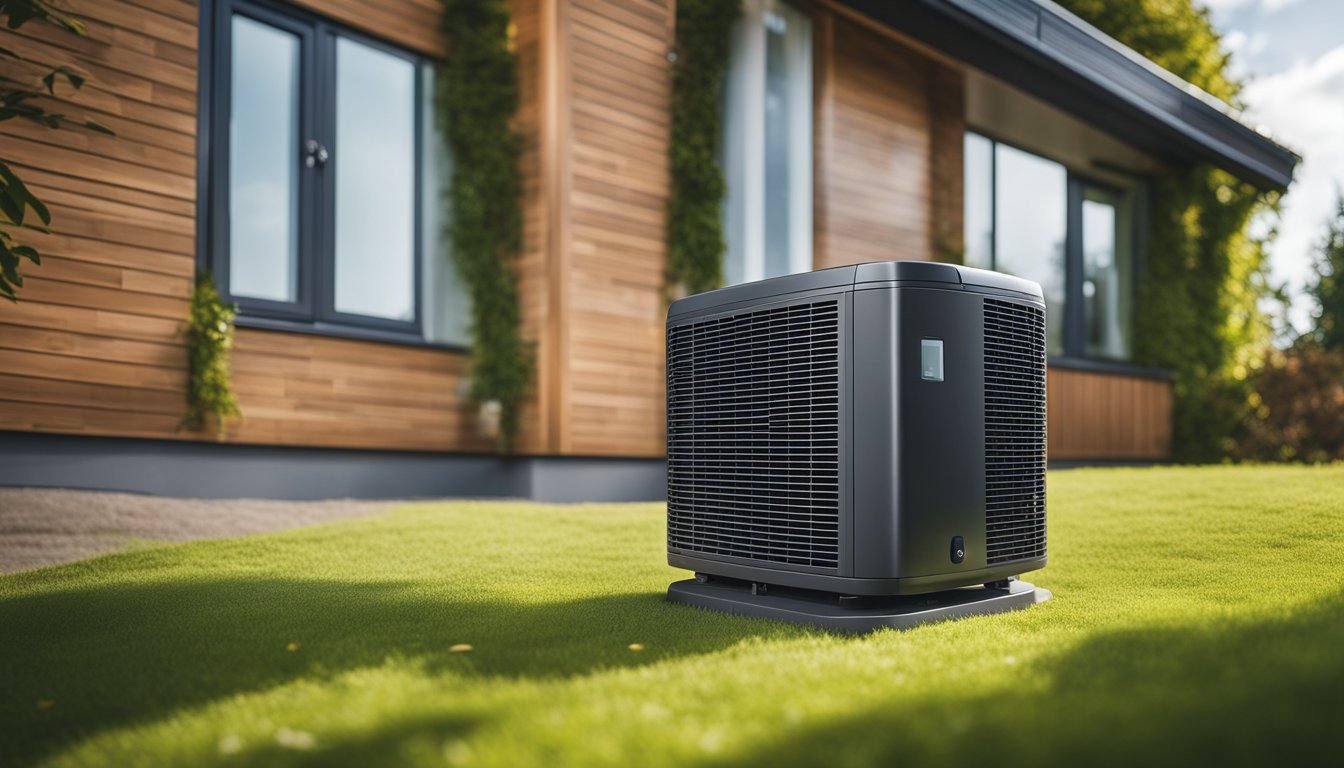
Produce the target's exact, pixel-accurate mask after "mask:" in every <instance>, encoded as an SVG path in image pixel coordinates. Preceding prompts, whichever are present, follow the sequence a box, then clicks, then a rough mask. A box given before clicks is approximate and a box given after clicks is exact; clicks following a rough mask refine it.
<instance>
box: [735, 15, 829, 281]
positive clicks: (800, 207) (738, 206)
mask: <svg viewBox="0 0 1344 768" xmlns="http://www.w3.org/2000/svg"><path fill="white" fill-rule="evenodd" d="M724 95H725V100H726V104H725V110H724V142H723V151H724V172H725V176H726V177H727V180H728V194H727V199H726V200H725V202H724V236H725V239H726V240H727V244H728V253H727V258H726V259H725V264H724V271H725V278H726V280H727V282H728V283H729V284H733V283H741V282H746V281H750V280H760V279H762V278H766V277H776V276H778V275H786V274H790V273H793V272H804V271H807V270H808V269H811V268H812V28H811V21H810V20H809V19H808V17H807V16H806V15H805V14H804V13H803V12H801V11H799V10H798V9H797V8H795V7H793V6H792V5H788V4H786V3H784V2H782V1H781V0H746V2H745V3H744V4H743V13H742V18H741V20H740V21H739V22H738V26H737V29H736V30H735V32H734V38H733V53H732V61H731V63H730V65H729V73H728V82H727V87H726V88H725V89H724Z"/></svg>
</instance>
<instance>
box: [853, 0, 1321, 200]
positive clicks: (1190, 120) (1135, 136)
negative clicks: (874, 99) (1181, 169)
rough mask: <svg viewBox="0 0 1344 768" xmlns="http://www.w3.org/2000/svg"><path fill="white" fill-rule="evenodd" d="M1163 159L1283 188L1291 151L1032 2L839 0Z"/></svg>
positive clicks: (1292, 162) (1289, 176) (1072, 20)
mask: <svg viewBox="0 0 1344 768" xmlns="http://www.w3.org/2000/svg"><path fill="white" fill-rule="evenodd" d="M840 2H842V3H843V4H844V5H847V6H849V7H851V8H853V9H854V10H856V11H859V12H860V13H862V14H864V15H866V16H868V17H870V18H872V19H874V20H876V21H878V22H881V23H883V24H885V25H887V26H889V27H891V28H892V29H894V30H897V31H899V32H902V33H904V34H906V35H909V36H911V37H913V38H915V39H918V40H920V41H921V42H923V43H924V44H926V45H929V46H930V47H932V48H934V49H936V50H939V51H941V52H942V53H944V54H947V55H948V56H951V57H953V58H955V59H958V60H960V61H964V62H966V63H967V64H969V65H971V66H973V67H975V68H977V69H980V70H983V71H985V72H987V73H988V74H990V75H993V76H994V77H996V78H998V79H1000V80H1003V81H1004V82H1007V83H1008V84H1010V85H1012V86H1014V87H1017V88H1019V89H1021V90H1023V91H1025V92H1027V93H1030V94H1032V95H1033V96H1036V97H1037V98H1040V99H1042V100H1043V101H1046V102H1047V103H1050V104H1053V105H1054V106H1056V107H1059V108H1060V109H1063V110H1065V111H1067V112H1069V113H1070V114H1074V115H1076V116H1077V117H1079V118H1080V119H1082V120H1084V121H1086V122H1088V123H1091V124H1092V125H1094V126H1096V127H1098V128H1100V129H1102V130H1105V131H1107V132H1110V133H1112V134H1113V135H1116V136H1117V137H1118V138H1120V139H1122V140H1124V141H1126V142H1128V143H1130V144H1133V145H1134V146H1135V147H1137V148H1138V149H1141V150H1143V151H1145V152H1148V153H1150V154H1153V155H1154V156H1156V157H1159V158H1161V159H1163V160H1165V161H1167V162H1172V163H1178V164H1179V163H1184V164H1189V163H1190V162H1191V161H1192V160H1194V161H1198V160H1203V161H1207V162H1209V163H1212V164H1213V165H1216V166H1218V167H1220V168H1223V169H1225V170H1227V171H1229V172H1231V173H1232V174H1234V175H1236V176H1237V177H1238V178H1241V179H1243V180H1245V181H1247V182H1250V183H1251V184H1254V185H1256V186H1258V187H1260V188H1263V189H1279V190H1282V189H1286V188H1287V187H1288V184H1289V183H1291V182H1292V180H1293V171H1294V169H1295V167H1296V165H1297V162H1298V160H1299V157H1298V156H1297V155H1296V154H1295V153H1293V152H1292V151H1291V150H1288V149H1286V148H1284V147H1282V146H1280V145H1279V144H1277V143H1275V142H1274V141H1273V140H1271V139H1270V138H1268V137H1266V136H1264V135H1262V134H1260V133H1258V132H1256V131H1254V130H1252V129H1251V128H1249V127H1247V126H1246V125H1244V124H1243V123H1242V122H1240V121H1239V120H1238V119H1237V118H1236V117H1235V116H1234V115H1232V114H1231V110H1230V108H1228V107H1226V105H1223V104H1222V103H1221V102H1218V101H1217V100H1216V99H1213V98H1212V97H1210V96H1208V95H1207V94H1205V93H1203V92H1202V91H1199V90H1198V89H1197V88H1194V87H1193V86H1191V85H1189V84H1188V83H1185V82H1184V81H1181V80H1180V79H1179V78H1176V77H1175V76H1174V75H1171V74H1170V73H1167V72H1165V71H1162V70H1160V69H1158V68H1157V67H1156V65H1153V64H1152V63H1151V62H1148V61H1147V60H1145V59H1143V58H1142V57H1141V56H1139V55H1138V54H1136V53H1134V52H1133V51H1131V50H1129V49H1127V48H1125V47H1124V46H1122V45H1120V44H1119V43H1117V42H1116V41H1114V40H1112V39H1110V38H1107V37H1105V36H1104V35H1102V34H1101V33H1100V32H1098V31H1096V30H1095V29H1093V28H1092V27H1090V26H1088V25H1086V24H1085V23H1083V22H1081V21H1080V20H1078V19H1077V18H1076V17H1075V16H1073V15H1072V14H1069V13H1068V12H1067V11H1064V10H1063V9H1061V8H1059V7H1058V6H1055V5H1053V4H1048V3H1038V2H1035V1H1034V0H912V1H911V2H900V3H893V2H889V0H840Z"/></svg>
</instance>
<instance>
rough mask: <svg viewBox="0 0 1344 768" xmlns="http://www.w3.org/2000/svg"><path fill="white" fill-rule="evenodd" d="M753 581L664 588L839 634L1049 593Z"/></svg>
mask: <svg viewBox="0 0 1344 768" xmlns="http://www.w3.org/2000/svg"><path fill="white" fill-rule="evenodd" d="M755 587H756V585H755V584H753V583H751V582H745V581H735V580H732V579H720V578H715V579H712V580H710V581H704V582H702V581H699V580H697V579H687V580H685V581H677V582H673V583H672V585H671V586H669V587H668V588H667V600H668V602H671V603H679V604H682V605H692V606H695V607H697V608H704V609H706V610H711V611H720V612H723V613H732V614H737V615H739V616H755V617H759V618H766V619H776V620H778V621H787V622H791V623H794V624H806V625H811V626H816V627H821V628H823V629H831V630H836V631H840V632H871V631H873V630H875V629H881V628H882V627H893V628H895V629H908V628H910V627H914V626H917V625H919V624H926V623H928V622H931V621H945V620H948V619H960V618H965V617H967V616H981V615H985V614H991V613H1003V612H1005V611H1014V610H1019V609H1022V608H1028V607H1030V606H1033V605H1035V604H1037V603H1043V602H1045V601H1046V600H1049V599H1050V597H1051V594H1050V590H1048V589H1043V588H1041V587H1037V586H1034V585H1032V584H1029V583H1028V582H1025V581H1011V582H1009V583H1008V584H1007V586H1005V587H1002V588H1000V587H998V586H995V587H963V588H961V589H951V590H947V591H945V592H932V593H929V594H925V595H902V596H895V597H853V596H849V595H838V594H835V593H831V592H817V591H813V590H808V589H792V588H787V587H780V586H774V587H772V588H771V589H770V590H769V592H766V591H764V590H757V589H756V588H755Z"/></svg>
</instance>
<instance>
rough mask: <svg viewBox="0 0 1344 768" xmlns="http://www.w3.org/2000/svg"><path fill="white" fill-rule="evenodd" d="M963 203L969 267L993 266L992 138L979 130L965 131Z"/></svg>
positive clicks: (985, 267)
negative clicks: (981, 133)
mask: <svg viewBox="0 0 1344 768" xmlns="http://www.w3.org/2000/svg"><path fill="white" fill-rule="evenodd" d="M963 157H964V162H965V167H966V183H965V186H964V188H965V195H966V199H965V207H964V211H963V216H964V217H965V218H964V222H965V227H966V234H965V241H966V258H965V263H966V266H968V267H979V268H980V269H993V268H994V142H992V141H990V140H989V139H987V138H985V137H984V136H981V135H980V134H978V133H968V134H966V145H965V150H964V154H963Z"/></svg>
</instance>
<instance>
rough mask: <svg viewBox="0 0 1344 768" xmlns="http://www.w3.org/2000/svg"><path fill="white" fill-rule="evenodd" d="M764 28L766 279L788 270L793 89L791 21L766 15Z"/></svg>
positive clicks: (778, 16)
mask: <svg viewBox="0 0 1344 768" xmlns="http://www.w3.org/2000/svg"><path fill="white" fill-rule="evenodd" d="M764 21H765V23H764V26H765V186H764V191H765V276H766V277H778V276H779V275H787V274H788V273H789V272H790V271H791V270H790V269H789V245H790V243H789V229H790V228H789V183H790V180H789V155H790V149H791V146H790V144H791V141H790V136H789V134H790V129H791V128H792V125H791V121H790V119H789V118H790V116H791V114H792V112H793V105H792V103H791V101H792V98H793V86H792V83H791V82H790V75H792V74H793V73H792V71H791V69H792V68H791V64H792V61H793V59H794V56H792V55H791V53H792V51H790V46H789V23H790V21H791V20H790V19H789V18H788V17H786V16H785V15H784V14H782V13H775V12H774V11H766V12H765V16H764Z"/></svg>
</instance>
